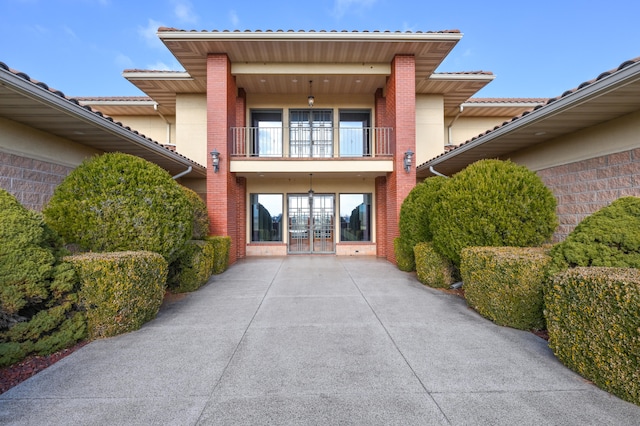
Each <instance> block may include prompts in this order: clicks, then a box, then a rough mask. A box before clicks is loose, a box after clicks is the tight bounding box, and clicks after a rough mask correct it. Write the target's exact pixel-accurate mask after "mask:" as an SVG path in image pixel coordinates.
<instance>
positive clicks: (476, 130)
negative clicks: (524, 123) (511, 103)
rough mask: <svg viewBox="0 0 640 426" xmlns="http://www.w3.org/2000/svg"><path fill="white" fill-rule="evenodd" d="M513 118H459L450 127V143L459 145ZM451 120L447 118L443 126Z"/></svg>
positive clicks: (451, 118)
mask: <svg viewBox="0 0 640 426" xmlns="http://www.w3.org/2000/svg"><path fill="white" fill-rule="evenodd" d="M511 118H513V117H459V118H458V119H457V120H456V121H455V122H454V123H453V126H451V143H452V144H453V145H460V144H461V143H464V142H466V141H468V140H470V139H472V138H474V137H476V136H478V135H480V134H482V133H484V132H486V131H487V130H488V129H493V128H494V127H495V126H497V125H501V124H502V123H504V122H505V121H510V120H511ZM451 120H453V117H447V118H446V119H445V125H447V126H448V125H449V123H451ZM445 132H446V133H447V134H446V135H445V137H446V138H447V141H445V143H449V140H448V138H449V135H448V129H447V128H445ZM432 158H433V157H432Z"/></svg>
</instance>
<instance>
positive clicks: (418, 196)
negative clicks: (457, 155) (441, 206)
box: [399, 176, 447, 271]
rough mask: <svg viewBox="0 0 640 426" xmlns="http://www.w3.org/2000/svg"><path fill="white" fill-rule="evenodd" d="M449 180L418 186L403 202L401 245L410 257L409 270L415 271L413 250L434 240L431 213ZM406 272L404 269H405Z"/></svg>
mask: <svg viewBox="0 0 640 426" xmlns="http://www.w3.org/2000/svg"><path fill="white" fill-rule="evenodd" d="M446 181H447V178H444V177H442V176H436V177H432V178H429V179H427V180H425V181H424V182H422V183H419V184H417V185H416V186H415V187H414V188H413V189H412V190H411V192H409V194H408V195H407V197H406V198H405V199H404V201H403V202H402V206H401V207H400V219H399V227H400V238H401V241H400V244H402V245H404V246H406V247H403V248H402V250H403V252H406V253H407V255H408V256H409V257H410V259H408V262H409V263H410V265H409V266H408V270H409V271H412V270H415V268H416V265H415V259H414V255H413V249H414V247H415V246H416V244H418V243H424V242H429V241H431V240H432V239H433V234H432V232H431V227H430V226H429V225H430V222H431V220H430V211H431V208H432V207H433V206H434V205H435V203H436V202H437V200H438V194H439V193H440V189H441V188H442V186H443V185H444V183H445V182H446ZM403 270H404V269H403Z"/></svg>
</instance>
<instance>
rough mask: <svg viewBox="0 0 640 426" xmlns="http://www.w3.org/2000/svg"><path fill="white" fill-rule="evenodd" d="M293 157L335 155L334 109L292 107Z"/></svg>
mask: <svg viewBox="0 0 640 426" xmlns="http://www.w3.org/2000/svg"><path fill="white" fill-rule="evenodd" d="M289 127H290V130H289V153H290V156H291V157H318V158H326V157H333V111H332V110H330V109H292V110H291V111H290V116H289Z"/></svg>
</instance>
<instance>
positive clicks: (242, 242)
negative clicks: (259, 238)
mask: <svg viewBox="0 0 640 426" xmlns="http://www.w3.org/2000/svg"><path fill="white" fill-rule="evenodd" d="M236 184H237V188H238V190H237V191H236V194H237V197H236V206H237V207H236V223H237V232H236V237H237V239H238V249H237V257H238V259H242V258H244V257H245V256H246V255H247V220H248V218H247V179H246V178H244V177H238V178H236Z"/></svg>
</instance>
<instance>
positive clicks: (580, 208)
mask: <svg viewBox="0 0 640 426" xmlns="http://www.w3.org/2000/svg"><path fill="white" fill-rule="evenodd" d="M538 176H540V178H541V179H542V181H543V182H544V183H545V185H547V187H549V189H551V191H553V194H554V195H555V196H556V200H557V201H558V207H557V214H558V221H559V223H560V225H559V227H558V229H557V230H556V233H555V234H554V236H553V239H554V241H556V242H557V241H562V240H564V239H565V238H566V237H567V235H568V234H569V233H570V232H571V231H572V230H573V229H574V228H575V227H576V225H578V223H580V221H581V220H582V219H584V218H585V217H587V216H589V215H590V214H592V213H595V212H596V211H597V210H599V209H600V208H602V207H605V206H607V205H609V204H610V203H612V202H613V201H615V200H617V199H618V198H620V197H624V196H628V195H633V196H640V148H638V149H633V150H630V151H624V152H620V153H615V154H609V155H603V156H601V157H595V158H591V159H588V160H583V161H578V162H575V163H569V164H564V165H562V166H556V167H550V168H548V169H543V170H540V171H538Z"/></svg>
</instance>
